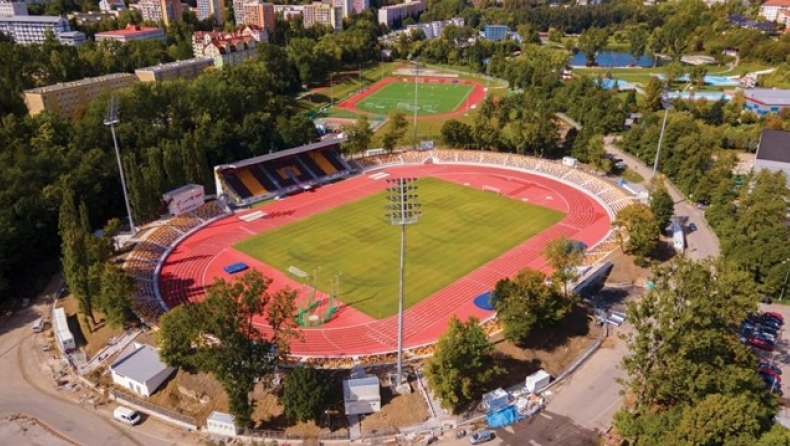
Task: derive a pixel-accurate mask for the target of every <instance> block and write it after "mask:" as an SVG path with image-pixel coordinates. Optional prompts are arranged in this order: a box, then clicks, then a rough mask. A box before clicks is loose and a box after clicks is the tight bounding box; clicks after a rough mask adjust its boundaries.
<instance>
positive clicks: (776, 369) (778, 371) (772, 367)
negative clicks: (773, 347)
mask: <svg viewBox="0 0 790 446" xmlns="http://www.w3.org/2000/svg"><path fill="white" fill-rule="evenodd" d="M758 368H759V369H760V370H763V369H767V370H773V372H774V373H775V374H777V375H781V374H782V369H780V368H779V367H777V366H776V365H774V364H771V363H770V362H761V363H760V365H759V366H758Z"/></svg>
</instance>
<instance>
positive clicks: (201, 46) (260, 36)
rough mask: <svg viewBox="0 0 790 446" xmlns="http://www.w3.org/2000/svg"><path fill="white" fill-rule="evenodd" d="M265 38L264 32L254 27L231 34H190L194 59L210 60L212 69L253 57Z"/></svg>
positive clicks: (214, 32) (222, 32)
mask: <svg viewBox="0 0 790 446" xmlns="http://www.w3.org/2000/svg"><path fill="white" fill-rule="evenodd" d="M267 38H268V36H267V34H266V31H264V30H263V29H261V28H260V27H258V26H255V25H244V26H241V27H239V29H238V30H236V31H233V32H224V31H219V32H217V31H197V32H195V33H193V34H192V53H193V55H194V56H195V57H196V58H201V57H202V58H211V59H213V60H214V67H216V68H222V67H225V66H228V65H234V64H237V63H241V62H243V61H245V60H248V59H250V58H252V57H254V56H255V55H256V49H255V48H256V47H257V46H258V44H259V43H260V42H265V41H266V40H267Z"/></svg>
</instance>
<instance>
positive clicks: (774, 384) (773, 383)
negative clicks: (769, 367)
mask: <svg viewBox="0 0 790 446" xmlns="http://www.w3.org/2000/svg"><path fill="white" fill-rule="evenodd" d="M760 378H762V379H763V382H764V383H765V387H768V388H769V389H781V388H782V380H781V379H779V377H778V376H770V375H765V374H762V373H760Z"/></svg>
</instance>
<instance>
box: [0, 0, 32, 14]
mask: <svg viewBox="0 0 790 446" xmlns="http://www.w3.org/2000/svg"><path fill="white" fill-rule="evenodd" d="M11 15H27V5H26V4H25V3H24V2H9V1H5V0H2V1H0V16H11Z"/></svg>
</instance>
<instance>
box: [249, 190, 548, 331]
mask: <svg viewBox="0 0 790 446" xmlns="http://www.w3.org/2000/svg"><path fill="white" fill-rule="evenodd" d="M417 184H418V194H419V200H420V203H421V204H422V216H421V218H420V221H419V224H417V225H414V226H409V227H408V230H407V262H406V282H405V284H406V289H405V298H404V299H405V301H404V305H405V307H410V306H411V305H414V304H416V303H417V302H419V301H421V300H422V299H424V298H426V297H428V296H430V295H431V294H433V293H434V292H436V291H438V290H440V289H442V288H443V287H445V286H447V285H449V284H450V283H453V282H455V281H456V280H458V279H459V278H461V277H462V276H464V275H466V274H469V273H470V272H472V271H473V270H474V269H476V268H478V267H479V266H481V265H483V264H484V263H486V262H488V261H490V260H492V259H494V258H496V257H498V256H499V255H501V254H502V253H504V252H505V251H506V250H508V249H510V248H513V247H515V246H516V245H518V244H520V243H522V242H524V241H525V240H527V239H529V238H530V237H532V236H534V235H536V234H538V233H539V232H541V231H543V230H544V229H546V228H548V227H549V226H551V225H553V224H555V223H557V222H558V221H560V219H562V217H563V214H562V213H561V212H557V211H554V210H550V209H546V208H542V207H538V206H535V205H532V204H528V203H524V202H521V201H517V200H513V199H510V198H507V197H504V196H501V195H496V194H494V193H491V192H484V191H481V190H477V189H473V188H470V187H465V186H461V185H459V184H455V183H451V182H447V181H443V180H439V179H436V178H423V179H420V180H419V181H418V183H417ZM387 203H388V201H387V199H386V193H384V192H382V193H378V194H373V195H371V196H368V197H366V198H363V199H361V200H357V201H355V202H352V203H349V204H346V205H343V206H339V207H337V208H334V209H332V210H329V211H326V212H323V213H321V214H317V215H314V216H312V217H309V218H306V219H304V220H301V221H298V222H295V223H293V224H290V225H288V226H284V227H282V228H278V229H275V230H272V231H268V232H264V233H261V234H259V235H256V236H254V237H251V238H249V239H247V240H244V241H242V242H240V243H238V244H237V245H236V246H235V248H236V249H238V250H239V251H241V252H244V253H246V254H248V255H250V256H252V257H255V258H257V259H259V260H261V261H262V262H264V263H267V264H269V265H271V266H273V267H275V268H278V269H279V270H281V271H286V270H287V269H288V267H289V266H292V265H293V266H296V267H297V268H299V269H301V270H302V271H307V272H313V271H320V272H319V278H318V288H319V289H320V290H322V291H324V292H331V285H330V283H331V280H332V279H333V277H334V276H335V275H336V274H338V273H340V274H341V275H340V285H341V286H340V295H339V296H338V297H339V299H340V300H341V301H343V302H345V303H347V304H349V305H352V306H353V307H355V308H357V309H359V310H360V311H362V312H364V313H366V314H368V315H370V316H372V317H375V318H384V317H387V316H390V315H392V314H395V313H396V312H397V308H398V299H397V296H398V261H399V246H400V230H399V229H398V228H397V227H393V226H391V225H390V224H389V220H388V219H387V218H386V217H385V215H384V214H385V211H384V206H385V205H386V204H387ZM319 268H320V270H319Z"/></svg>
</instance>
